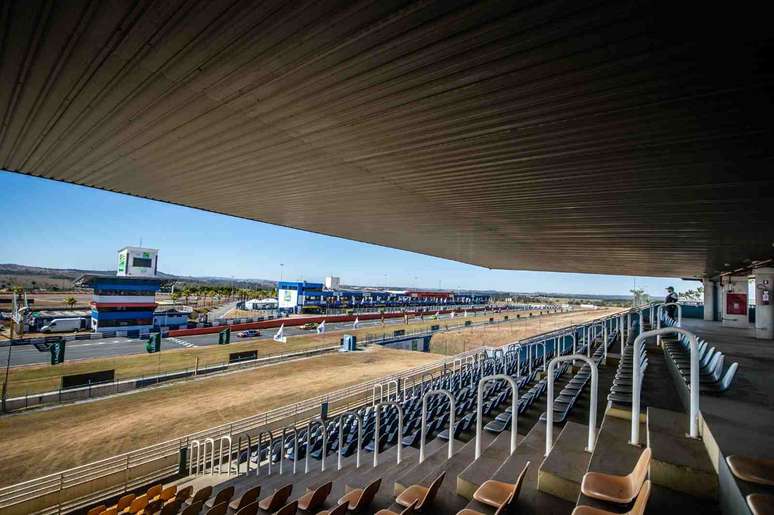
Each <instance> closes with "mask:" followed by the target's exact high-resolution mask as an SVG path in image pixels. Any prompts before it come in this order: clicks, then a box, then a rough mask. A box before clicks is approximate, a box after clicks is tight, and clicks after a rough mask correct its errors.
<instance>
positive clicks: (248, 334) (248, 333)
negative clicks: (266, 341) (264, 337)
mask: <svg viewBox="0 0 774 515" xmlns="http://www.w3.org/2000/svg"><path fill="white" fill-rule="evenodd" d="M237 336H239V337H240V338H252V337H254V336H261V331H259V330H258V329H245V330H244V331H239V332H238V333H237Z"/></svg>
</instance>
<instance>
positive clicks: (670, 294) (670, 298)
mask: <svg viewBox="0 0 774 515" xmlns="http://www.w3.org/2000/svg"><path fill="white" fill-rule="evenodd" d="M678 300H679V299H678V297H677V294H676V293H675V289H674V288H673V287H672V286H670V287H669V288H667V296H666V298H665V299H664V303H666V304H669V303H672V302H675V303H676V302H677V301H678ZM666 312H667V315H669V318H671V319H673V320H676V319H677V306H667V307H666Z"/></svg>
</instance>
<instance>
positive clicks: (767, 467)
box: [726, 455, 774, 486]
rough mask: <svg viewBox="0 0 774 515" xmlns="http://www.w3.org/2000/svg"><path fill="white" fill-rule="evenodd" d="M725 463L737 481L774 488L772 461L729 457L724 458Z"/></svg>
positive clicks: (747, 457) (746, 457) (773, 465)
mask: <svg viewBox="0 0 774 515" xmlns="http://www.w3.org/2000/svg"><path fill="white" fill-rule="evenodd" d="M726 463H728V467H729V468H730V469H731V473H732V474H733V475H734V476H735V477H736V478H737V479H741V480H742V481H749V482H750V483H757V484H759V485H767V486H774V460H771V459H768V460H767V459H762V458H751V457H749V456H736V455H731V456H728V457H727V458H726Z"/></svg>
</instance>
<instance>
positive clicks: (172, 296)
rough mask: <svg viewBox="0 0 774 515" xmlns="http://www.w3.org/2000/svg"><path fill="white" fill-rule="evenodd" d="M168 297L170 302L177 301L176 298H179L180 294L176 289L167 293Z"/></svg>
mask: <svg viewBox="0 0 774 515" xmlns="http://www.w3.org/2000/svg"><path fill="white" fill-rule="evenodd" d="M169 298H170V299H172V302H174V303H177V301H178V299H180V294H179V293H178V292H176V291H173V292H172V293H170V294H169Z"/></svg>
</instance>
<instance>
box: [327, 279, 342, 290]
mask: <svg viewBox="0 0 774 515" xmlns="http://www.w3.org/2000/svg"><path fill="white" fill-rule="evenodd" d="M340 283H341V279H340V278H338V277H333V276H331V275H329V276H328V277H326V278H325V289H326V290H338V289H339V284H340Z"/></svg>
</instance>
